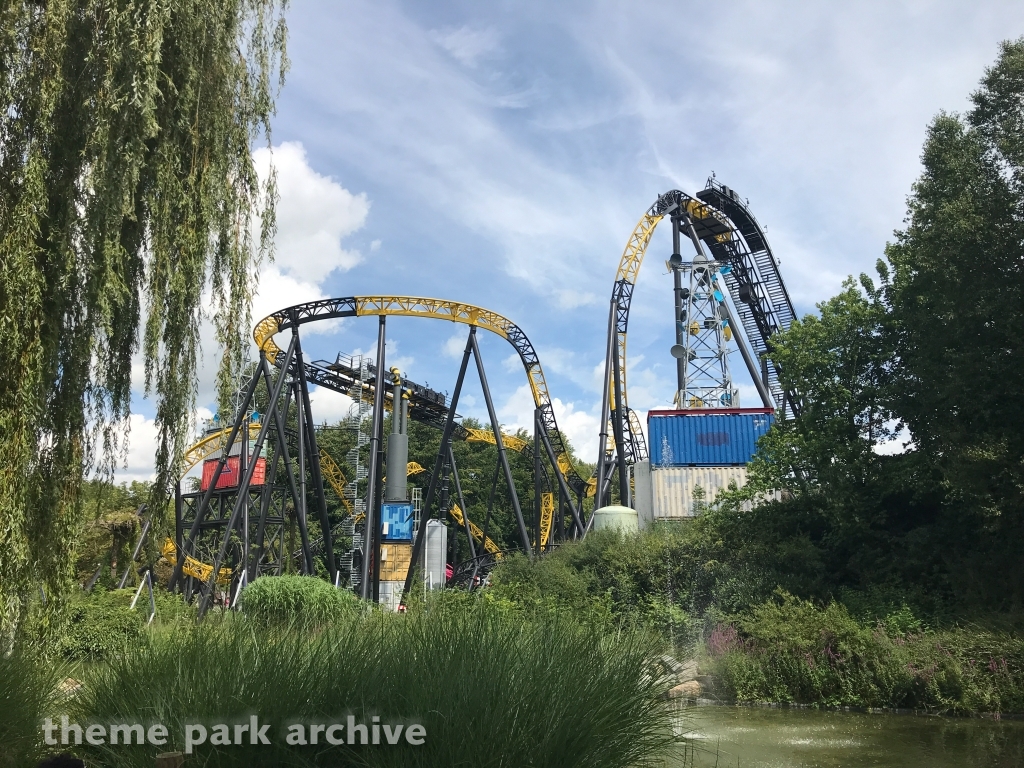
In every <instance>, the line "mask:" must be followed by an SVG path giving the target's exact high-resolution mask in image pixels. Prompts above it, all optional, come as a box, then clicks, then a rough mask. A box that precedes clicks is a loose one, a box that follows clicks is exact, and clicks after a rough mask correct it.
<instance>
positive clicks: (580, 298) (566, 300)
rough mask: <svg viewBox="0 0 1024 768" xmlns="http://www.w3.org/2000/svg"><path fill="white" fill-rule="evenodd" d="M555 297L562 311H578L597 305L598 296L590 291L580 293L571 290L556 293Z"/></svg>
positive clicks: (566, 289)
mask: <svg viewBox="0 0 1024 768" xmlns="http://www.w3.org/2000/svg"><path fill="white" fill-rule="evenodd" d="M555 297H556V298H557V299H558V305H559V306H560V307H562V309H576V308H577V307H587V306H590V305H591V304H596V303H597V296H595V295H594V294H593V293H591V292H590V291H578V290H575V289H571V288H565V289H562V290H560V291H555Z"/></svg>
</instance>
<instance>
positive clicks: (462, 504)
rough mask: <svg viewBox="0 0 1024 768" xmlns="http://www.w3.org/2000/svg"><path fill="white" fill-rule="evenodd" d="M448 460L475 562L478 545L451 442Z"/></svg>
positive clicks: (463, 525) (472, 557)
mask: <svg viewBox="0 0 1024 768" xmlns="http://www.w3.org/2000/svg"><path fill="white" fill-rule="evenodd" d="M448 460H449V463H450V464H451V467H452V479H453V480H454V481H455V495H456V496H458V498H459V509H461V510H462V527H463V528H464V529H465V531H466V539H468V540H469V557H470V559H471V560H475V559H476V544H474V543H473V532H472V531H471V530H470V528H469V509H468V508H467V507H466V498H465V497H464V496H463V495H462V481H461V480H459V468H458V467H457V466H455V450H454V449H453V448H452V444H451V442H449V443H448ZM481 546H482V544H481Z"/></svg>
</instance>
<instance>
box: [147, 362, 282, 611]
mask: <svg viewBox="0 0 1024 768" xmlns="http://www.w3.org/2000/svg"><path fill="white" fill-rule="evenodd" d="M294 349H295V348H294V345H289V346H288V351H287V352H286V353H285V354H286V357H287V359H288V360H291V356H292V353H293V352H294ZM263 357H264V353H263V352H260V359H263ZM259 378H260V377H259V372H258V371H257V372H255V373H253V376H252V378H251V379H250V380H249V386H248V387H246V390H245V397H244V398H243V399H242V406H241V407H242V409H243V410H244V409H246V408H248V407H249V403H250V402H251V401H252V395H253V392H255V390H256V383H257V382H258V381H259ZM240 427H241V424H240V422H239V419H237V418H236V419H235V420H234V423H233V424H232V425H231V432H230V433H229V434H228V440H227V443H226V444H225V445H224V448H223V449H222V450H221V456H220V459H219V460H218V461H217V466H216V468H215V469H214V471H213V477H212V478H211V480H210V485H209V487H208V488H207V489H206V492H205V493H204V494H203V498H202V500H201V501H200V502H199V508H198V509H196V519H195V520H193V521H192V527H191V528H190V529H189V532H188V537H187V538H186V539H185V540H183V541H182V542H181V546H180V547H179V548H178V562H177V563H175V565H174V572H173V573H171V578H170V581H169V582H168V584H167V589H168V590H170V591H171V592H173V591H174V589H175V587H177V585H178V581H179V580H180V579H181V570H182V568H183V567H184V566H185V556H186V555H191V554H192V551H191V547H192V546H193V545H194V544H195V538H196V534H197V533H198V532H199V528H200V527H201V526H202V524H203V520H205V518H206V508H207V507H208V506H209V504H210V497H211V496H213V491H214V489H215V488H216V487H217V481H218V480H220V473H221V471H222V470H223V469H224V465H225V464H227V463H228V454H229V453H230V452H231V447H232V446H233V445H234V444H235V438H236V437H237V436H238V432H239V429H240Z"/></svg>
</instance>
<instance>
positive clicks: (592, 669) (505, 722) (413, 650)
mask: <svg viewBox="0 0 1024 768" xmlns="http://www.w3.org/2000/svg"><path fill="white" fill-rule="evenodd" d="M656 650H657V640H656V639H654V638H651V637H650V636H648V635H644V634H639V633H618V634H605V635H602V634H599V633H595V632H593V631H592V629H590V628H587V627H585V626H581V625H579V624H578V623H576V622H574V621H570V620H567V619H565V618H564V617H559V616H557V615H552V614H550V613H545V614H536V615H533V616H525V615H523V614H515V613H511V612H508V611H503V610H495V609H494V608H493V607H488V606H487V605H486V604H485V603H483V602H481V603H480V604H477V605H474V606H471V607H469V608H467V607H466V606H465V605H460V606H457V607H445V606H443V605H441V604H438V605H436V606H431V605H430V604H428V605H426V606H425V607H424V608H423V609H422V610H419V611H417V612H415V613H413V614H412V615H393V614H386V613H383V612H375V613H371V614H369V615H365V616H357V615H348V616H342V617H341V618H338V619H336V620H335V621H333V622H331V623H329V624H326V625H324V626H323V627H322V628H321V629H319V630H318V631H310V630H308V628H304V627H299V626H292V627H288V628H282V627H279V626H278V627H272V628H268V627H267V626H266V625H265V624H264V623H260V622H255V621H253V620H252V618H251V617H239V618H226V619H225V620H223V621H221V622H219V623H216V622H215V623H206V624H203V625H200V626H197V627H189V628H184V627H183V628H182V629H180V630H179V631H177V632H174V633H171V634H150V635H149V636H147V638H146V641H145V642H144V643H143V644H142V645H140V646H139V647H137V648H136V649H133V650H131V651H129V652H128V653H126V654H125V655H123V656H121V657H119V658H117V659H115V660H112V661H111V662H110V663H109V664H107V665H105V666H104V667H102V668H98V669H96V670H95V671H94V672H93V674H92V675H91V676H90V677H89V679H87V680H86V685H85V687H84V689H83V691H82V694H81V695H80V696H79V697H78V698H77V709H76V713H75V714H76V716H77V717H79V718H80V719H82V720H90V721H94V722H98V723H113V722H132V721H139V722H143V723H151V722H159V723H162V724H163V725H165V726H166V727H167V728H168V730H169V731H170V738H171V742H170V743H169V744H168V745H167V746H166V747H164V749H169V748H171V747H172V746H173V748H175V749H182V748H183V735H184V728H185V724H186V723H187V722H203V723H207V724H211V723H216V722H223V723H235V722H248V718H249V716H250V715H253V714H257V715H258V716H259V719H260V723H271V726H272V727H271V729H270V732H269V733H268V737H269V738H270V740H271V742H272V744H271V745H270V746H257V747H250V746H230V747H211V746H210V745H204V746H202V747H199V748H197V749H196V752H195V753H194V754H193V756H192V760H193V761H194V762H195V763H196V764H201V765H206V766H210V767H211V768H214V767H215V766H242V765H245V766H262V765H266V766H270V765H274V766H286V765H287V766H348V765H359V766H381V767H384V766H388V767H390V766H394V767H396V768H397V766H403V768H405V767H408V766H423V767H424V768H426V767H427V766H431V767H432V766H446V768H447V767H449V766H474V767H476V768H480V767H483V766H495V767H498V766H508V767H509V768H513V767H516V768H518V766H524V765H530V766H537V767H538V768H541V767H543V766H551V768H555V767H556V766H557V767H558V768H572V766H588V767H589V768H602V767H603V766H608V767H609V768H611V766H615V767H616V768H622V766H631V765H644V764H650V763H651V761H655V760H658V759H660V758H661V757H662V756H664V755H665V754H667V753H668V752H669V751H670V749H671V745H672V744H673V743H674V741H675V739H674V738H673V735H672V728H671V725H672V713H671V712H670V711H669V710H668V709H667V708H666V706H665V705H664V702H662V701H661V700H660V696H661V694H662V693H663V692H664V689H665V687H666V686H665V683H664V682H663V681H662V680H661V679H660V677H659V675H658V674H657V673H656V671H655V670H653V669H652V668H651V664H650V659H652V658H653V657H654V656H655V655H656ZM348 715H352V716H354V717H355V718H356V720H357V721H359V722H363V723H370V722H371V718H372V717H373V716H375V715H376V716H378V717H379V718H380V720H381V722H383V723H404V724H409V723H420V724H422V725H423V726H424V727H425V729H426V734H427V735H426V741H425V743H424V744H423V745H421V746H412V745H409V744H407V743H404V740H403V743H400V744H398V745H395V746H391V745H380V746H366V747H360V746H347V745H345V746H330V745H323V744H321V745H318V746H305V747H296V746H288V745H286V744H285V733H286V726H287V725H288V724H290V723H293V722H302V723H312V722H317V723H329V722H345V718H346V717H347V716H348ZM322 739H323V737H322V736H321V741H322ZM382 741H383V739H382ZM89 749H90V752H89V755H90V756H91V757H93V758H94V759H96V760H97V761H98V762H100V763H101V764H103V765H105V766H112V767H118V768H120V767H124V768H127V767H128V766H138V767H139V768H142V766H146V768H149V766H151V765H152V759H153V758H152V755H153V752H154V748H153V747H150V746H145V747H125V746H116V747H114V746H105V747H91V748H89Z"/></svg>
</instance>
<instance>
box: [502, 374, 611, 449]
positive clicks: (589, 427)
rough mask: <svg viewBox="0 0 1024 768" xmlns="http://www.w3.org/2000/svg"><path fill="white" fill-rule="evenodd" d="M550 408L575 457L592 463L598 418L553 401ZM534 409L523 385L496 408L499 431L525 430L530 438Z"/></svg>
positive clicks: (558, 400) (570, 405)
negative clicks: (499, 424) (500, 424)
mask: <svg viewBox="0 0 1024 768" xmlns="http://www.w3.org/2000/svg"><path fill="white" fill-rule="evenodd" d="M551 407H552V409H553V410H554V412H555V421H556V422H558V428H559V430H561V431H562V432H563V433H564V434H565V436H566V437H567V438H568V439H569V442H570V443H572V446H573V448H574V449H575V451H576V455H577V456H579V457H580V458H581V459H584V460H585V461H594V460H595V459H596V458H597V439H598V433H599V430H598V424H599V422H600V421H601V419H600V417H599V416H596V415H594V414H592V413H589V412H587V411H585V410H581V409H578V408H577V407H576V404H575V403H573V402H569V403H565V402H562V400H560V399H559V398H557V397H556V398H553V399H552V401H551ZM534 409H535V405H534V402H533V394H532V393H531V391H530V387H529V385H528V384H523V385H522V386H521V387H519V388H518V389H516V391H515V392H513V393H512V395H511V397H509V399H508V400H506V401H505V404H504V405H502V406H500V407H499V408H498V418H499V419H500V420H501V422H502V428H503V429H505V430H507V431H509V432H515V431H516V430H517V429H525V430H526V431H527V432H529V433H530V434H532V433H533V416H534Z"/></svg>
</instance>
